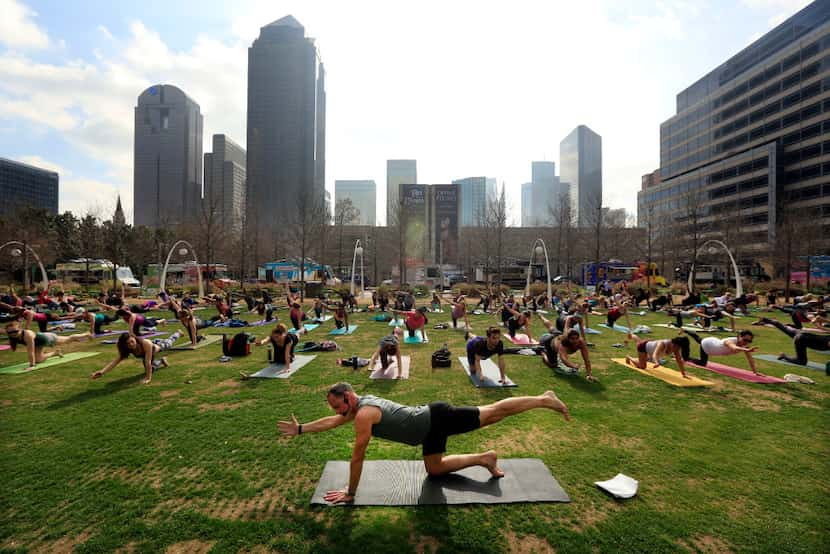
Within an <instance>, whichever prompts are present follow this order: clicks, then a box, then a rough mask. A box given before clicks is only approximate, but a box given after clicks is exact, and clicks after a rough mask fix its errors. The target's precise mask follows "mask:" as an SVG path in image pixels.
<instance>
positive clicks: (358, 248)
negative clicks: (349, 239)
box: [349, 239, 364, 294]
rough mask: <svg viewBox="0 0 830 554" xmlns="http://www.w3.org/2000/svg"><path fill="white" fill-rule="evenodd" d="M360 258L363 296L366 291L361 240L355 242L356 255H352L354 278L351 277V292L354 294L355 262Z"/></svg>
mask: <svg viewBox="0 0 830 554" xmlns="http://www.w3.org/2000/svg"><path fill="white" fill-rule="evenodd" d="M358 256H360V293H361V294H363V289H364V286H363V285H364V282H363V245H361V244H360V239H357V240H356V241H354V253H353V254H352V276H351V286H350V287H349V292H350V293H351V294H354V269H355V262H357V257H358Z"/></svg>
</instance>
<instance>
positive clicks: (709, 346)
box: [683, 330, 758, 375]
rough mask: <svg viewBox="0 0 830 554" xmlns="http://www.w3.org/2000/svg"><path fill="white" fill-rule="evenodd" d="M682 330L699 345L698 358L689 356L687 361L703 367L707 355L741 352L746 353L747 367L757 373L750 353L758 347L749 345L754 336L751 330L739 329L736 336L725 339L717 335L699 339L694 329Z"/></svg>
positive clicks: (725, 354) (707, 358)
mask: <svg viewBox="0 0 830 554" xmlns="http://www.w3.org/2000/svg"><path fill="white" fill-rule="evenodd" d="M683 332H684V333H686V334H687V335H689V336H690V337H692V338H693V339H694V340H695V342H696V343H698V344H699V345H700V358H698V359H694V358H689V360H688V361H689V362H692V363H694V364H697V365H700V366H704V367H705V366H706V364H707V363H708V362H709V356H729V355H732V354H737V353H739V352H743V353H744V354H745V355H746V361H747V362H748V363H749V367H751V368H752V373H754V374H755V375H758V370H757V369H756V368H755V359H754V358H753V357H752V353H753V352H757V351H758V347H757V346H752V347H750V346H749V345H750V344H752V341H753V339H754V338H755V335H754V334H753V333H752V331H747V330H744V331H740V332H738V336H737V337H730V338H726V339H720V338H717V337H706V338H705V339H701V338H700V336H699V335H698V334H697V333H695V332H694V331H683Z"/></svg>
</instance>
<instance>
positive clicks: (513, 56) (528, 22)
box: [0, 0, 804, 221]
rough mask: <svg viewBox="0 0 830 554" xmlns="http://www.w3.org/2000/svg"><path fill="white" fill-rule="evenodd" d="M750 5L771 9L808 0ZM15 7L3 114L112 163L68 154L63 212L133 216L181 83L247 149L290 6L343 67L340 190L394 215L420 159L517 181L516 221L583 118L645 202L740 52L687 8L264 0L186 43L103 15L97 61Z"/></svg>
mask: <svg viewBox="0 0 830 554" xmlns="http://www.w3.org/2000/svg"><path fill="white" fill-rule="evenodd" d="M742 1H743V2H744V3H745V4H746V5H747V6H749V7H751V8H753V9H756V10H762V11H763V10H766V11H763V13H769V12H770V11H775V10H779V9H780V10H783V11H789V13H792V12H794V11H795V10H796V9H798V6H796V4H798V5H801V4H804V2H800V1H796V2H784V1H774V0H766V1H764V0H742ZM0 6H5V7H7V8H10V9H9V10H7V13H10V14H12V19H13V20H14V21H15V23H14V25H15V26H16V27H18V28H23V27H26V26H28V28H29V32H28V33H27V34H26V40H28V41H29V45H28V46H27V45H26V44H25V41H24V40H23V38H20V37H18V35H17V34H7V33H5V32H4V31H3V29H4V25H6V26H7V25H10V24H9V23H8V20H9V18H4V19H3V20H2V21H3V22H2V23H0V41H2V42H3V43H4V44H5V46H6V49H5V50H0V123H2V124H3V127H6V126H7V125H6V123H7V121H12V122H14V123H13V125H21V126H22V125H24V124H25V125H26V126H28V127H29V128H30V129H33V130H35V131H38V130H39V131H40V132H43V133H48V132H53V133H57V134H59V135H60V136H61V137H62V138H63V139H64V140H65V141H67V142H68V143H69V144H70V145H71V146H72V147H73V148H76V149H77V150H78V151H79V152H80V153H82V154H83V155H84V156H87V157H89V159H91V160H95V161H97V162H99V163H98V169H96V173H91V170H90V169H89V167H76V166H75V165H74V162H73V163H68V162H66V161H64V162H63V165H64V166H66V167H67V169H69V170H71V171H72V176H71V177H70V178H74V179H75V181H74V182H75V183H78V184H79V186H77V187H76V186H71V187H70V186H69V182H70V181H69V180H66V181H64V179H63V177H62V184H63V183H67V186H66V187H65V188H64V187H63V186H62V189H63V190H62V207H63V205H64V204H66V205H70V204H71V205H81V206H82V205H84V203H85V202H96V203H100V200H101V198H102V195H106V194H109V195H110V196H112V204H113V205H114V202H115V199H114V193H115V192H120V193H121V196H122V201H123V202H124V207H125V211H126V212H127V213H128V214H130V213H131V211H132V210H131V208H130V206H131V204H132V149H133V119H134V114H133V110H134V107H135V104H136V99H137V97H138V95H139V94H140V93H141V91H142V90H144V89H145V88H146V87H148V86H150V85H152V84H156V83H168V84H174V85H177V86H179V87H180V88H181V89H182V90H184V91H185V92H186V93H187V94H188V95H189V96H190V97H191V98H193V99H194V100H195V101H196V102H197V103H198V104H199V105H200V107H201V111H202V114H203V115H204V118H205V129H204V131H205V133H204V149H205V151H208V150H210V140H211V135H212V134H213V133H226V134H228V135H229V136H230V137H231V138H232V139H233V140H235V141H236V142H238V143H240V144H242V145H244V144H245V140H246V129H245V126H246V115H245V113H246V104H247V48H248V47H249V46H250V44H251V42H252V41H253V39H254V38H256V36H257V35H258V33H259V28H260V27H261V26H263V25H266V24H268V23H270V22H271V21H273V20H276V19H279V18H280V17H282V16H284V15H285V14H287V13H291V14H293V15H294V16H295V17H296V18H297V19H298V20H299V21H300V22H301V23H302V24H303V25H305V27H306V31H307V33H308V35H309V36H312V37H314V38H315V39H316V43H317V45H318V47H319V49H320V53H321V58H322V60H323V62H324V63H325V65H326V69H327V96H328V105H327V122H326V127H327V137H326V142H327V144H326V146H327V152H326V155H327V164H326V181H327V186H328V188H329V189H330V190H332V192H333V183H334V180H335V179H374V180H375V181H376V183H377V185H378V191H379V195H378V196H379V198H378V203H377V205H378V206H379V207H383V206H385V196H386V191H385V183H386V175H385V166H386V160H387V159H390V158H415V159H417V160H418V175H419V181H421V182H425V183H440V182H449V181H451V180H452V179H456V178H461V177H468V176H474V175H486V176H489V177H496V178H497V179H498V181H499V183H502V182H503V183H506V186H507V190H508V198H509V201H510V204H511V205H512V206H513V212H514V213H513V219H514V220H517V219H518V211H519V197H520V195H519V190H520V185H521V183H523V182H525V181H529V180H530V165H531V164H530V163H531V161H533V160H540V159H547V160H553V161H558V158H559V142H560V140H561V139H562V138H564V137H565V136H566V135H567V134H568V133H569V132H570V131H571V130H572V129H573V128H574V127H576V126H577V125H579V124H585V125H587V126H589V127H590V128H592V129H593V130H594V131H596V132H597V133H599V134H600V135H602V137H603V165H604V203H605V204H607V205H610V206H612V207H625V208H626V209H628V210H630V211H633V210H634V209H635V206H636V190H638V189H639V186H640V176H641V175H642V174H644V173H647V172H650V171H652V170H653V169H655V168H656V167H657V166H658V165H659V124H660V122H662V121H663V120H665V119H667V118H668V117H670V116H671V115H672V114H673V113H674V111H673V108H674V95H675V94H676V93H677V92H678V91H679V90H681V89H682V88H684V87H686V86H688V85H689V84H691V83H692V82H693V81H694V80H696V79H697V78H698V77H700V75H701V74H702V72H704V71H708V69H711V68H712V67H714V66H715V65H717V63H720V62H721V61H722V60H723V59H724V58H725V57H726V54H723V55H722V58H720V59H716V60H715V63H713V64H712V65H711V66H707V65H705V64H704V62H701V60H700V56H699V54H698V52H697V51H696V49H695V47H694V45H695V44H696V43H697V42H699V41H700V40H706V39H707V36H706V34H705V24H706V23H707V22H709V21H710V20H709V19H707V18H711V19H712V20H714V18H716V15H714V14H712V13H711V11H712V10H710V9H709V8H708V7H707V6H706V5H703V6H701V5H700V4H699V3H697V2H690V1H682V0H678V1H673V2H668V1H664V2H658V3H657V4H651V3H634V4H631V3H617V2H611V1H608V2H584V3H577V2H562V3H559V2H557V3H553V2H538V3H522V2H519V3H516V4H515V5H511V6H510V9H506V8H505V5H504V4H502V3H486V2H477V3H468V2H451V3H438V2H431V1H430V0H425V2H422V3H416V4H400V3H389V2H361V3H357V4H355V3H345V2H336V3H326V4H325V5H324V6H323V5H321V4H319V3H309V2H300V1H296V0H288V1H285V2H280V3H279V4H275V3H273V2H270V1H264V0H262V1H259V0H256V1H252V2H248V3H241V4H240V5H235V6H234V7H233V10H228V12H229V13H227V14H225V15H226V20H227V21H228V26H227V29H226V30H227V31H228V32H227V33H226V35H225V36H222V37H219V36H218V35H215V34H214V35H211V34H210V33H208V32H204V33H200V34H197V35H196V36H195V38H194V39H193V41H192V43H190V44H184V45H181V44H179V46H178V47H176V48H174V47H172V46H170V44H172V43H173V41H172V40H170V37H168V38H167V39H166V38H165V36H163V35H162V34H160V32H159V31H158V30H156V29H154V28H153V26H152V25H153V22H152V18H151V17H146V16H145V17H144V19H143V20H142V19H139V18H137V17H134V18H133V19H132V20H131V21H130V22H129V25H128V26H127V28H126V29H122V30H119V31H116V30H115V29H118V27H117V26H114V25H112V24H110V21H104V20H102V21H91V22H90V32H91V33H94V34H96V35H97V36H98V37H99V39H100V40H101V41H103V42H102V43H101V46H100V47H99V48H97V49H94V50H91V51H90V52H89V55H88V56H84V58H83V59H79V58H69V57H67V56H65V55H64V56H52V57H50V58H49V59H48V61H45V59H44V58H43V57H42V56H40V55H39V53H41V52H43V51H44V49H47V50H53V51H54V50H56V49H59V44H60V40H58V39H59V38H60V39H66V40H69V41H72V40H73V37H71V36H65V37H60V36H59V34H55V33H56V30H54V29H52V30H51V32H52V33H53V35H54V36H51V37H50V36H49V35H48V34H47V33H46V31H45V30H43V29H42V28H40V27H38V26H37V24H36V19H35V17H36V14H35V13H34V12H33V11H32V10H31V9H29V8H28V7H26V6H25V5H24V4H22V3H21V2H20V1H17V0H0ZM793 6H796V7H793ZM216 9H220V8H216ZM776 13H777V12H776ZM142 15H143V14H142ZM127 19H128V20H129V17H128V18H127ZM696 25H697V26H699V27H700V26H702V27H701V28H703V29H704V31H701V30H700V28H698V27H696ZM690 35H691V36H694V39H693V40H692V39H690V38H689V36H690ZM747 36H748V35H747ZM9 37H11V38H9ZM747 44H748V43H747ZM667 53H668V54H667ZM706 63H708V62H706ZM693 64H698V65H693ZM689 72H692V73H691V75H690V74H689ZM29 154H30V155H39V156H42V157H43V158H45V159H49V158H51V155H50V153H49V152H31V153H29ZM88 165H89V164H88ZM101 168H102V169H101ZM557 171H558V170H557ZM84 180H86V181H84ZM83 185H87V186H83ZM67 195H71V196H72V199H71V200H69V199H67V200H66V201H64V200H63V197H64V196H67ZM62 209H63V208H62ZM378 219H379V220H381V221H383V220H384V219H385V213H383V209H380V210H379V213H378Z"/></svg>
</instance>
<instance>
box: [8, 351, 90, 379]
mask: <svg viewBox="0 0 830 554" xmlns="http://www.w3.org/2000/svg"><path fill="white" fill-rule="evenodd" d="M98 354H100V352H70V353H69V354H64V355H63V358H59V357H57V356H53V357H52V358H49V359H48V360H46V361H45V362H41V363H39V364H37V365H36V366H35V367H34V369H27V368H28V367H29V362H22V363H19V364H15V365H10V366H6V367H2V368H0V374H6V375H16V374H18V373H29V372H30V371H34V370H36V369H43V368H45V367H52V366H53V365H61V364H65V363H67V362H74V361H75V360H81V359H83V358H89V357H92V356H97V355H98Z"/></svg>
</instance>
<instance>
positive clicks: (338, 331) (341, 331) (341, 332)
mask: <svg viewBox="0 0 830 554" xmlns="http://www.w3.org/2000/svg"><path fill="white" fill-rule="evenodd" d="M355 329H357V325H349V328H348V329H346V328H345V327H343V328H341V329H333V330H331V331H329V335H351V334H352V333H354V331H355Z"/></svg>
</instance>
